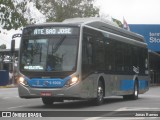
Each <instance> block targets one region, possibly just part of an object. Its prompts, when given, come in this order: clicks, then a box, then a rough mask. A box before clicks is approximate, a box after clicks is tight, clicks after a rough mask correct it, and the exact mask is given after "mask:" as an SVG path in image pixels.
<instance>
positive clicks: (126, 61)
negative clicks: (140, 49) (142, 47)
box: [124, 44, 133, 73]
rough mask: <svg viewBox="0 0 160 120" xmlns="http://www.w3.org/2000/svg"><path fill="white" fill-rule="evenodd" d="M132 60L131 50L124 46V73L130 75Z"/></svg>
mask: <svg viewBox="0 0 160 120" xmlns="http://www.w3.org/2000/svg"><path fill="white" fill-rule="evenodd" d="M131 60H132V48H131V47H130V45H127V44H125V45H124V71H125V72H126V73H131V72H132V71H133V66H132V64H131Z"/></svg>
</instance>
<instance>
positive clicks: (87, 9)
mask: <svg viewBox="0 0 160 120" xmlns="http://www.w3.org/2000/svg"><path fill="white" fill-rule="evenodd" d="M93 2H94V0H40V1H39V2H38V1H37V2H36V6H39V7H38V8H39V9H40V11H41V12H42V13H43V14H45V15H46V17H47V21H53V22H61V21H63V20H64V19H67V18H74V17H95V16H99V9H98V8H96V7H94V6H93Z"/></svg>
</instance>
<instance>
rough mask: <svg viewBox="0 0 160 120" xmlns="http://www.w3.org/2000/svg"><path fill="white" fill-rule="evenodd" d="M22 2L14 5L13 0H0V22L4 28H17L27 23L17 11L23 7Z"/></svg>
mask: <svg viewBox="0 0 160 120" xmlns="http://www.w3.org/2000/svg"><path fill="white" fill-rule="evenodd" d="M23 4H24V3H23ZM23 4H22V5H17V6H15V5H14V4H13V0H0V14H1V16H0V24H1V25H2V26H3V28H4V29H7V30H10V29H18V28H20V27H22V26H24V25H26V24H27V20H26V19H25V18H24V17H23V14H22V13H19V11H18V9H23V8H24V6H25V5H23Z"/></svg>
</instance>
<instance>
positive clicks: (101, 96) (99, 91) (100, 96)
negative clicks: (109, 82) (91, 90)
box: [93, 80, 104, 106]
mask: <svg viewBox="0 0 160 120" xmlns="http://www.w3.org/2000/svg"><path fill="white" fill-rule="evenodd" d="M103 101H104V87H103V82H102V81H101V80H99V81H98V86H97V97H96V98H95V99H94V100H93V104H94V105H96V106H98V105H101V104H103Z"/></svg>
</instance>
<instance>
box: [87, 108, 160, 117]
mask: <svg viewBox="0 0 160 120" xmlns="http://www.w3.org/2000/svg"><path fill="white" fill-rule="evenodd" d="M120 111H160V108H140V107H122V108H119V109H116V110H115V111H113V112H110V113H106V114H104V115H101V116H97V117H91V118H87V119H85V120H107V119H108V120H144V119H146V117H106V116H113V114H116V112H117V113H119V112H120ZM156 118H157V117H149V119H156Z"/></svg>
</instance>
